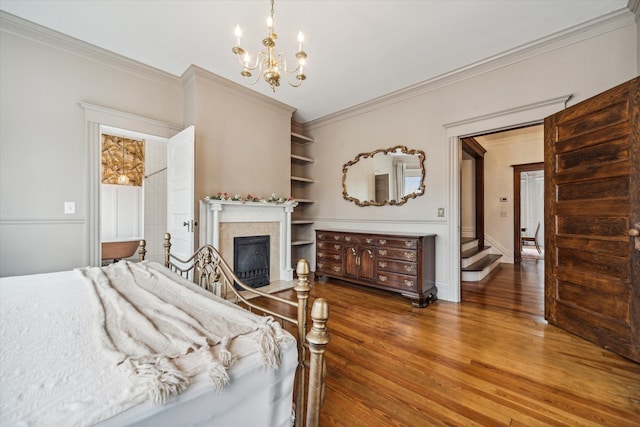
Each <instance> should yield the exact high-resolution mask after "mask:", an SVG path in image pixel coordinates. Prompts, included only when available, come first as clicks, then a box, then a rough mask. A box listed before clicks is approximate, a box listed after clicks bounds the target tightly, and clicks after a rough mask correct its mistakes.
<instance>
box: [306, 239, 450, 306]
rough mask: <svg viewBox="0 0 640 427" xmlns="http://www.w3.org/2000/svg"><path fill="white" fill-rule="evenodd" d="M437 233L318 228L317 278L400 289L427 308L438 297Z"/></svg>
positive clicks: (397, 290) (416, 304)
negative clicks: (374, 232)
mask: <svg viewBox="0 0 640 427" xmlns="http://www.w3.org/2000/svg"><path fill="white" fill-rule="evenodd" d="M435 238H436V236H435V234H430V235H424V234H371V233H360V232H352V231H341V230H316V272H315V275H316V277H322V276H329V277H335V278H338V279H342V280H347V281H351V282H354V283H358V284H361V285H367V286H372V287H375V288H380V289H385V290H388V291H393V292H398V293H400V294H402V295H404V296H405V297H407V298H410V299H411V300H412V303H413V305H415V306H417V307H425V306H426V305H427V304H429V302H431V301H434V300H435V299H436V292H437V289H436V285H435Z"/></svg>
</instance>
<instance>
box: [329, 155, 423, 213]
mask: <svg viewBox="0 0 640 427" xmlns="http://www.w3.org/2000/svg"><path fill="white" fill-rule="evenodd" d="M424 159H425V154H424V151H421V150H409V149H407V147H405V146H404V145H396V146H395V147H391V148H386V149H379V150H375V151H372V152H370V153H360V154H358V155H357V156H356V157H355V159H353V160H351V161H350V162H347V163H345V164H344V166H342V197H344V199H345V200H349V201H352V202H353V203H355V204H356V205H358V206H384V205H403V204H405V203H406V202H407V200H409V199H414V198H416V197H417V196H421V195H423V194H424V176H425V170H424Z"/></svg>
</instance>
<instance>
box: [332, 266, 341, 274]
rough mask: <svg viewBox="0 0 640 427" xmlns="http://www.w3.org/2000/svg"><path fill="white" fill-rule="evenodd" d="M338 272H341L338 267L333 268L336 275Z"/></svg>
mask: <svg viewBox="0 0 640 427" xmlns="http://www.w3.org/2000/svg"><path fill="white" fill-rule="evenodd" d="M340 270H342V269H341V268H340V267H338V266H337V265H334V266H333V271H335V272H336V273H340Z"/></svg>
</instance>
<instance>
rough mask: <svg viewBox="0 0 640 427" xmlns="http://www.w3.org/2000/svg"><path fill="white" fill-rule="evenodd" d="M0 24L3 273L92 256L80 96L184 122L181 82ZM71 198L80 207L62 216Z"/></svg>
mask: <svg viewBox="0 0 640 427" xmlns="http://www.w3.org/2000/svg"><path fill="white" fill-rule="evenodd" d="M1 30H2V32H1V35H0V54H1V58H0V275H3V276H5V275H10V274H27V273H36V272H44V271H53V270H64V269H69V268H72V267H77V266H82V265H86V264H87V260H88V258H87V254H88V248H87V241H88V230H87V228H86V225H87V209H88V203H89V201H88V182H87V174H88V166H87V150H88V148H87V137H86V130H85V120H84V111H83V109H82V108H81V106H80V105H79V103H80V102H81V101H83V102H90V103H93V104H100V105H103V106H106V107H110V108H113V109H119V110H123V111H127V112H129V113H134V114H139V115H142V116H146V117H152V118H155V119H157V120H165V121H169V122H178V123H179V122H182V109H183V104H182V88H181V84H180V82H179V80H177V79H173V78H170V77H169V76H166V75H163V74H161V73H155V74H153V73H152V74H151V77H149V76H147V75H148V74H149V70H148V69H147V68H145V67H141V66H138V65H132V66H129V67H127V66H123V67H114V66H107V65H105V63H104V61H105V60H108V57H109V55H106V54H103V55H100V54H95V53H92V52H88V51H85V50H82V49H77V47H76V46H75V45H74V44H73V43H72V42H69V41H66V40H63V41H60V40H58V41H56V39H51V38H50V37H47V35H46V34H44V35H43V34H42V33H38V32H33V31H31V30H30V29H29V28H27V29H23V28H21V26H20V25H17V24H13V23H11V22H5V21H4V20H3V21H2V27H1ZM16 33H17V34H16ZM19 34H23V35H24V36H21V35H19ZM41 41H42V42H41ZM45 43H47V44H45ZM49 43H53V44H54V45H55V44H57V45H58V46H60V48H52V47H51V46H50V45H49ZM70 201H73V202H75V203H76V213H75V214H74V215H65V214H64V210H63V207H64V202H70Z"/></svg>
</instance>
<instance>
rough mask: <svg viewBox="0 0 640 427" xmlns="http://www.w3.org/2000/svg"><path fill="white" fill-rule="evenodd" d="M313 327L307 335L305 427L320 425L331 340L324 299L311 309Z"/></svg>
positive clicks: (327, 310)
mask: <svg viewBox="0 0 640 427" xmlns="http://www.w3.org/2000/svg"><path fill="white" fill-rule="evenodd" d="M311 319H313V327H312V328H311V331H310V332H309V334H308V335H307V342H308V343H309V358H310V360H309V396H308V399H309V401H308V403H307V423H306V425H305V427H317V426H318V425H320V407H321V406H322V401H323V400H324V392H325V387H324V379H325V358H324V352H325V350H326V347H327V344H328V343H329V341H330V340H331V337H330V336H329V333H328V332H327V321H328V320H329V304H328V303H327V300H326V299H324V298H317V299H316V300H315V301H314V302H313V307H312V309H311Z"/></svg>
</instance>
